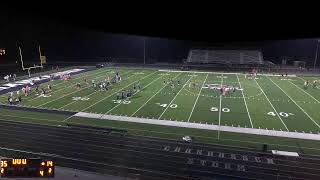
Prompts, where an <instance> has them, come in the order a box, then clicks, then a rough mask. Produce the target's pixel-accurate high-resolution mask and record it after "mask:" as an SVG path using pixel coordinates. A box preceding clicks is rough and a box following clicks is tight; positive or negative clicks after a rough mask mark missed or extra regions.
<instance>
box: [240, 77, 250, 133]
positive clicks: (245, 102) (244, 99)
mask: <svg viewBox="0 0 320 180" xmlns="http://www.w3.org/2000/svg"><path fill="white" fill-rule="evenodd" d="M236 76H237V79H238V82H239V86H240V89H242V87H241V83H240V80H239V77H238V75H236ZM241 93H242V97H243V101H244V104H245V106H246V109H247V113H248V117H249V119H250V124H251V128H253V123H252V120H251V116H250V112H249V109H248V106H247V101H246V98H244V93H243V91H241Z"/></svg>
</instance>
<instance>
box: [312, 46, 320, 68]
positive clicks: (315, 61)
mask: <svg viewBox="0 0 320 180" xmlns="http://www.w3.org/2000/svg"><path fill="white" fill-rule="evenodd" d="M319 42H320V40H317V48H316V55H315V57H314V64H313V71H315V70H316V64H317V59H318V48H319Z"/></svg>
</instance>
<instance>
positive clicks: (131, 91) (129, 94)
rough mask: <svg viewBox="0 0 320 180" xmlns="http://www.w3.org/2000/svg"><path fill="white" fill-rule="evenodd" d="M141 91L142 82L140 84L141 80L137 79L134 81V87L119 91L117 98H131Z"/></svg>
mask: <svg viewBox="0 0 320 180" xmlns="http://www.w3.org/2000/svg"><path fill="white" fill-rule="evenodd" d="M139 91H141V84H140V81H136V82H134V84H133V87H132V88H130V89H127V90H122V91H121V92H119V93H117V100H122V99H129V98H130V97H132V96H133V95H134V94H135V93H137V92H139Z"/></svg>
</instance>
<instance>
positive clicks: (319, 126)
mask: <svg viewBox="0 0 320 180" xmlns="http://www.w3.org/2000/svg"><path fill="white" fill-rule="evenodd" d="M268 78H269V77H268ZM269 79H270V81H271V82H272V83H273V84H275V85H276V86H277V87H278V88H279V89H280V90H281V91H282V92H283V93H284V94H285V95H287V96H288V98H290V99H291V101H292V102H293V103H294V104H295V105H296V106H298V108H300V110H301V111H302V112H303V113H304V114H305V115H306V116H308V118H309V119H310V120H311V121H312V122H313V123H314V124H315V125H317V126H318V128H320V125H319V124H318V123H317V122H316V121H315V120H313V118H312V117H311V116H310V115H309V114H308V113H307V112H306V111H305V110H304V109H302V107H301V106H299V105H298V104H297V103H296V102H295V101H294V100H293V99H292V98H291V97H290V96H289V95H288V94H287V93H286V92H285V91H284V90H283V89H282V88H281V87H280V86H278V84H276V83H275V82H273V81H272V79H271V78H269Z"/></svg>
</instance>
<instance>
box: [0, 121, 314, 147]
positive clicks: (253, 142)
mask: <svg viewBox="0 0 320 180" xmlns="http://www.w3.org/2000/svg"><path fill="white" fill-rule="evenodd" d="M1 116H3V115H1ZM12 117H17V118H21V117H18V116H12ZM34 119H37V120H43V121H53V122H60V121H56V120H49V119H39V118H34ZM0 120H5V119H1V118H0ZM8 121H10V122H20V121H12V120H8ZM29 124H36V125H48V126H55V125H52V124H46V123H35V122H29ZM73 124H81V123H73ZM191 124H192V123H191ZM111 127H112V126H111ZM127 129H128V130H135V131H142V132H145V131H146V130H141V129H133V128H127ZM148 131H149V130H148ZM269 131H271V132H272V130H269ZM273 131H275V130H273ZM150 132H154V133H158V134H167V135H170V134H175V135H182V134H177V133H165V132H160V131H150ZM295 133H297V132H295ZM303 135H305V134H303ZM138 136H139V135H138ZM140 136H141V135H140ZM150 137H151V136H150ZM195 137H201V138H206V139H215V138H210V137H205V136H195ZM290 137H291V138H292V136H290ZM290 137H289V138H290ZM161 139H167V138H161ZM167 140H170V139H167ZM223 140H227V141H234V142H243V143H252V144H261V142H256V141H241V140H235V139H223ZM86 141H90V140H86ZM213 144H214V143H213ZM270 145H277V146H284V147H295V146H290V145H285V144H270ZM228 147H229V148H235V147H237V148H240V146H231V145H228ZM303 148H304V149H310V150H317V151H319V150H320V149H318V148H312V147H303ZM0 149H3V148H1V147H0ZM4 149H7V148H4ZM249 149H250V148H249ZM252 152H253V151H252Z"/></svg>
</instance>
